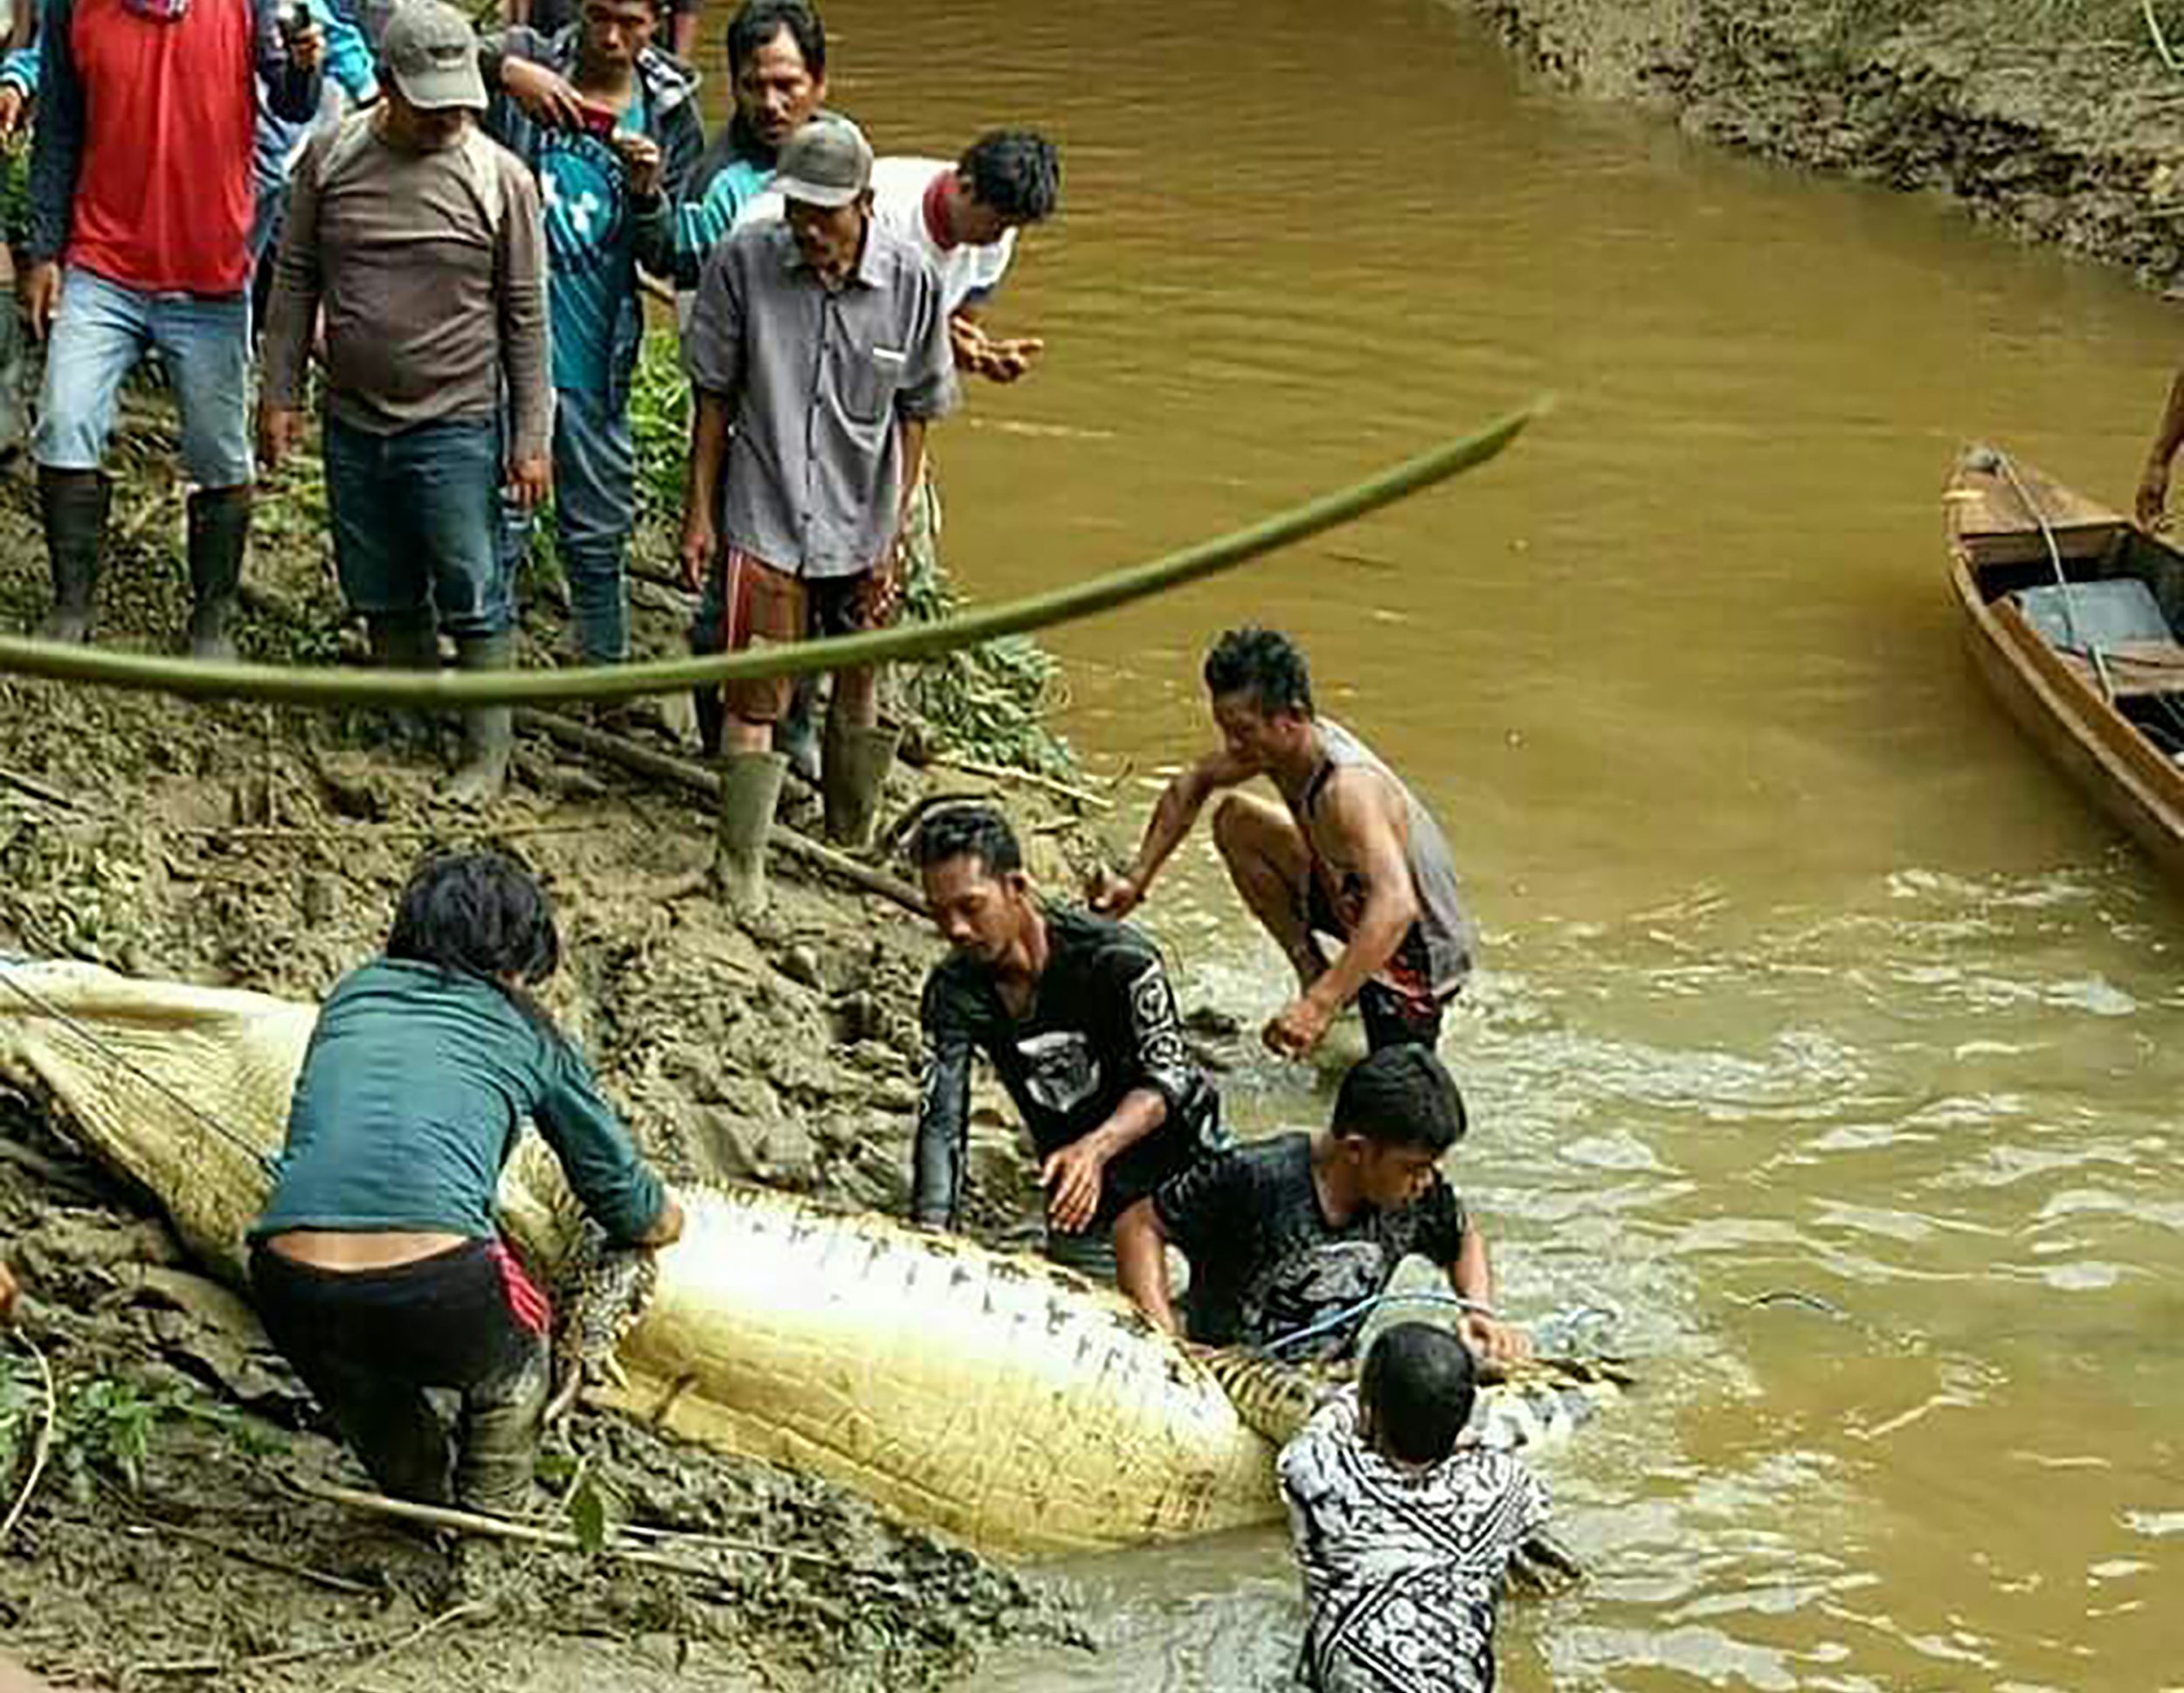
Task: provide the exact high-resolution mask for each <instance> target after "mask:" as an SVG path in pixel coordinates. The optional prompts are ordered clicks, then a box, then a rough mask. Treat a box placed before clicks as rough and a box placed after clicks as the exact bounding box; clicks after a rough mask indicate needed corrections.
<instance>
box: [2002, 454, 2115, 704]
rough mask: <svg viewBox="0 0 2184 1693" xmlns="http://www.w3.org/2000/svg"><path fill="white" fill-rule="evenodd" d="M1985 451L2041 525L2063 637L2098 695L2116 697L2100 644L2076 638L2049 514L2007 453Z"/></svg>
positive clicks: (2067, 584)
mask: <svg viewBox="0 0 2184 1693" xmlns="http://www.w3.org/2000/svg"><path fill="white" fill-rule="evenodd" d="M1987 451H1988V452H1990V453H1993V454H1994V463H1995V465H1996V466H1998V467H1999V468H2000V469H2001V473H2002V474H2003V475H2004V476H2006V477H2007V478H2008V479H2009V486H2010V491H2011V492H2012V493H2014V494H2016V496H2017V499H2018V501H2019V503H2020V504H2022V506H2023V507H2024V508H2025V510H2026V511H2027V512H2028V513H2029V514H2030V515H2031V517H2032V521H2033V522H2035V523H2037V524H2038V525H2039V526H2040V539H2041V540H2042V542H2045V543H2046V544H2047V549H2048V566H2049V569H2050V570H2053V571H2054V572H2055V585H2056V587H2058V588H2060V589H2061V590H2062V591H2063V638H2064V639H2065V640H2066V641H2067V642H2068V644H2069V645H2070V649H2071V650H2072V651H2073V652H2079V653H2084V654H2085V656H2086V658H2087V659H2088V660H2091V663H2092V666H2093V678H2094V680H2095V681H2098V682H2099V683H2100V687H2101V697H2102V698H2103V699H2105V700H2107V701H2111V702H2112V701H2114V700H2115V697H2116V684H2115V681H2114V679H2113V678H2111V676H2110V675H2109V674H2108V660H2107V659H2106V658H2105V657H2104V656H2103V655H2102V653H2101V650H2100V648H2099V647H2098V646H2087V645H2086V644H2085V643H2084V641H2083V640H2081V639H2079V638H2078V632H2077V614H2076V613H2075V612H2072V611H2071V609H2070V606H2071V601H2072V599H2073V598H2075V597H2074V596H2073V594H2072V593H2071V591H2070V574H2069V572H2068V571H2066V570H2064V569H2063V549H2062V548H2061V547H2059V546H2058V545H2056V538H2055V530H2054V529H2052V528H2051V527H2050V526H2049V522H2048V515H2047V513H2045V512H2044V511H2042V510H2041V509H2040V502H2039V501H2037V500H2035V499H2034V498H2033V497H2032V494H2031V492H2030V490H2028V488H2027V487H2025V485H2024V484H2023V483H2022V481H2020V480H2018V479H2017V466H2015V464H2014V463H2012V462H2011V460H2010V456H2009V454H2008V453H2005V452H2003V451H2002V450H2001V448H2000V447H1998V446H1997V447H1989V448H1988V449H1987Z"/></svg>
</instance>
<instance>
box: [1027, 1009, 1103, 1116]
mask: <svg viewBox="0 0 2184 1693" xmlns="http://www.w3.org/2000/svg"><path fill="white" fill-rule="evenodd" d="M1016 1050H1017V1053H1018V1054H1019V1056H1020V1057H1021V1058H1022V1059H1023V1061H1024V1089H1025V1091H1026V1093H1028V1094H1030V1095H1031V1096H1032V1097H1033V1099H1035V1100H1037V1101H1038V1102H1039V1103H1040V1105H1041V1106H1042V1107H1044V1108H1045V1109H1047V1110H1049V1111H1052V1112H1053V1113H1054V1115H1055V1116H1068V1115H1069V1114H1070V1113H1071V1112H1073V1111H1075V1109H1077V1107H1078V1106H1080V1105H1082V1104H1083V1103H1084V1102H1085V1101H1086V1100H1088V1099H1090V1098H1091V1097H1092V1096H1093V1095H1095V1094H1096V1093H1098V1092H1099V1091H1100V1061H1099V1060H1098V1059H1097V1058H1096V1057H1095V1056H1094V1055H1093V1052H1092V1043H1091V1042H1090V1041H1089V1040H1087V1039H1085V1037H1084V1035H1083V1034H1082V1033H1080V1032H1079V1031H1078V1030H1075V1029H1047V1030H1045V1031H1043V1032H1041V1033H1038V1034H1027V1035H1026V1036H1025V1037H1024V1038H1023V1039H1022V1040H1019V1041H1018V1042H1017V1043H1016Z"/></svg>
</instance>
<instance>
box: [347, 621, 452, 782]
mask: <svg viewBox="0 0 2184 1693" xmlns="http://www.w3.org/2000/svg"><path fill="white" fill-rule="evenodd" d="M364 639H365V640H366V641H367V642H368V643H369V644H370V647H371V661H372V662H373V663H374V664H376V665H377V666H378V667H380V668H381V669H382V670H437V669H439V631H438V628H437V625H435V624H434V623H433V621H432V613H431V612H412V613H411V615H409V616H407V617H384V618H365V619H364ZM387 728H388V731H389V734H390V738H391V739H392V740H393V741H394V743H396V750H397V751H415V750H419V749H422V750H426V751H427V752H429V751H430V750H431V748H432V744H433V743H434V741H435V739H436V738H437V737H436V736H435V734H434V732H433V727H432V719H431V718H430V716H428V715H426V714H425V712H423V711H419V710H418V709H416V708H413V707H409V706H401V707H397V708H396V709H394V710H393V711H391V712H390V713H389V714H388V715H387Z"/></svg>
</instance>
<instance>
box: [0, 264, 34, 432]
mask: <svg viewBox="0 0 2184 1693" xmlns="http://www.w3.org/2000/svg"><path fill="white" fill-rule="evenodd" d="M23 395H24V384H23V314H22V313H20V312H18V311H17V309H16V307H15V302H14V301H12V300H8V299H4V298H0V462H4V461H5V460H9V459H11V458H13V457H14V456H15V455H16V454H17V453H20V452H21V451H22V450H23V444H24V442H25V441H27V440H29V439H31V412H30V408H29V406H28V405H26V404H24V397H23Z"/></svg>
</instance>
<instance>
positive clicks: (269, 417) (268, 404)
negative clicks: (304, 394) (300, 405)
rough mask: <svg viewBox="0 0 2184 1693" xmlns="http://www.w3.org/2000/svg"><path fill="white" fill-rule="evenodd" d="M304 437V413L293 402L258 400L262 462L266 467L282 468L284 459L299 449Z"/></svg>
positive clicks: (264, 467) (259, 448)
mask: <svg viewBox="0 0 2184 1693" xmlns="http://www.w3.org/2000/svg"><path fill="white" fill-rule="evenodd" d="M301 439H303V413H302V412H301V411H298V410H297V409H296V408H295V407H294V406H293V405H275V404H273V402H272V401H271V400H260V401H259V403H258V462H259V468H260V469H262V470H268V471H273V470H279V469H280V461H281V460H283V459H285V458H287V456H288V455H289V454H290V453H293V452H294V451H295V445H296V443H297V442H298V441H300V440H301Z"/></svg>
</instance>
